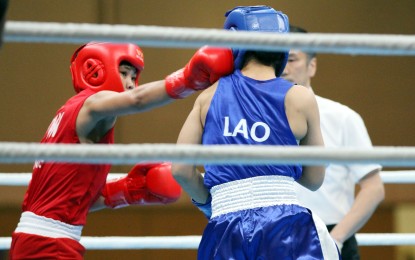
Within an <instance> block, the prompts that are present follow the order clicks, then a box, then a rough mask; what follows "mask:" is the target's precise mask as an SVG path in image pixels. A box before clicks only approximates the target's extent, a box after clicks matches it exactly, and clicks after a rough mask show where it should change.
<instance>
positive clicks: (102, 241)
mask: <svg viewBox="0 0 415 260" xmlns="http://www.w3.org/2000/svg"><path fill="white" fill-rule="evenodd" d="M356 239H357V242H358V244H359V246H396V245H415V234H412V233H401V234H396V233H371V234H368V233H367V234H356ZM200 240H201V236H164V237H163V236H159V237H154V236H148V237H127V236H121V237H120V236H114V237H82V238H81V241H80V242H81V244H82V245H83V246H85V248H86V249H87V250H94V249H95V250H97V249H99V250H117V249H125V250H126V249H197V248H198V246H199V243H200ZM10 244H11V238H10V237H0V250H7V249H9V248H10Z"/></svg>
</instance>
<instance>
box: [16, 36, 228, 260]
mask: <svg viewBox="0 0 415 260" xmlns="http://www.w3.org/2000/svg"><path fill="white" fill-rule="evenodd" d="M143 68H144V56H143V53H142V51H141V49H140V48H139V47H138V46H136V45H134V44H128V43H98V42H91V43H88V44H85V45H83V46H81V47H80V48H78V49H77V50H76V51H75V53H74V54H73V56H72V59H71V65H70V70H71V73H72V81H73V86H74V89H75V91H76V92H77V94H76V95H75V96H73V97H71V98H70V99H69V100H68V101H67V102H66V103H65V104H64V105H63V106H62V107H61V108H60V109H59V110H58V111H57V113H56V116H55V117H54V119H53V120H52V122H51V124H50V126H49V128H48V129H47V131H46V133H45V135H44V137H43V139H42V141H41V142H42V143H56V144H57V143H60V144H62V143H66V144H112V143H114V134H113V131H114V126H115V123H116V120H117V117H118V116H123V115H128V114H133V113H141V112H144V111H147V110H149V109H152V108H154V107H158V106H162V105H166V104H168V103H170V102H172V101H173V100H175V99H177V98H184V97H187V96H188V95H190V94H191V93H193V92H195V91H197V90H201V89H204V88H207V87H208V86H210V85H211V84H212V83H214V82H215V81H216V80H217V79H218V78H219V77H220V76H223V75H225V74H228V73H230V72H232V71H233V61H232V53H231V52H230V50H226V49H217V48H210V47H203V48H201V49H199V50H198V51H197V52H196V53H195V55H194V56H193V57H192V59H191V60H190V61H189V63H188V64H187V65H186V66H185V67H184V68H183V69H180V70H178V71H176V72H174V73H172V74H171V75H168V76H167V77H166V78H165V79H164V80H160V81H155V82H150V83H147V84H143V85H140V86H139V85H138V79H139V76H140V73H141V71H142V70H143ZM110 167H111V165H108V164H107V165H103V164H100V165H98V164H80V163H70V162H67V163H66V162H65V163H54V162H43V161H37V162H35V164H34V166H33V173H32V180H31V182H30V184H29V187H28V190H27V192H26V194H25V198H24V202H23V206H22V211H23V213H22V215H21V218H20V221H19V223H18V225H17V227H16V229H15V231H14V232H13V235H12V245H11V249H10V259H28V258H30V259H82V258H83V255H84V252H85V248H84V247H83V246H82V245H81V244H80V243H79V240H80V238H81V233H82V228H83V226H84V225H85V223H86V217H87V214H88V212H89V211H94V210H98V209H101V208H105V207H109V208H120V207H124V206H128V205H133V204H135V205H144V204H166V203H172V202H174V201H176V200H177V199H178V198H179V197H180V194H181V188H180V186H179V185H178V184H177V183H176V182H175V181H174V179H173V178H172V175H171V165H170V164H169V163H142V164H137V165H136V166H135V167H133V169H132V170H131V171H130V172H129V173H128V175H127V176H125V177H123V178H120V179H116V180H110V181H108V182H107V181H106V179H107V175H108V172H109V171H110Z"/></svg>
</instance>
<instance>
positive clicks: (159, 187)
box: [102, 163, 181, 208]
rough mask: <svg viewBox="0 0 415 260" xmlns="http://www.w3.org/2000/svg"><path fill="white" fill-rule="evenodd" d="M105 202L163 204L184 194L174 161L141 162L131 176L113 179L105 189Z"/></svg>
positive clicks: (115, 203) (117, 206)
mask: <svg viewBox="0 0 415 260" xmlns="http://www.w3.org/2000/svg"><path fill="white" fill-rule="evenodd" d="M102 194H103V196H104V198H105V205H107V206H108V207H110V208H121V207H125V206H128V205H159V204H167V203H172V202H175V201H176V200H178V199H179V198H180V195H181V187H180V185H179V184H178V183H177V182H176V181H175V180H174V179H173V176H172V174H171V164H170V163H163V164H160V163H157V164H156V163H147V164H137V165H136V166H134V168H133V169H132V170H131V171H130V172H129V173H128V175H127V176H125V177H122V178H118V179H114V180H109V181H108V182H107V183H106V184H105V187H104V189H103V192H102Z"/></svg>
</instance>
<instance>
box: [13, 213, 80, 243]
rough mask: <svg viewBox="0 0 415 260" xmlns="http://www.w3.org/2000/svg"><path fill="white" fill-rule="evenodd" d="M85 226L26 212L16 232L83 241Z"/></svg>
mask: <svg viewBox="0 0 415 260" xmlns="http://www.w3.org/2000/svg"><path fill="white" fill-rule="evenodd" d="M82 228H83V226H73V225H69V224H66V223H63V222H61V221H58V220H54V219H51V218H47V217H43V216H38V215H36V214H35V213H33V212H30V211H25V212H23V213H22V216H21V217H20V222H19V224H17V228H16V230H15V231H14V232H21V233H27V234H33V235H39V236H44V237H52V238H71V239H74V240H76V241H79V240H80V239H81V233H82Z"/></svg>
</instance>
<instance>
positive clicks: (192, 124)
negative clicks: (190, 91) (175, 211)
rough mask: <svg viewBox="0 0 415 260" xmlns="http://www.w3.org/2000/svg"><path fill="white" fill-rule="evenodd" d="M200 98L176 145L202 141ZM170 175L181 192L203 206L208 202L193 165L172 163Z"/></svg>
mask: <svg viewBox="0 0 415 260" xmlns="http://www.w3.org/2000/svg"><path fill="white" fill-rule="evenodd" d="M199 100H200V96H199V97H198V99H197V100H196V102H195V105H194V107H193V109H192V111H191V112H190V114H189V116H188V117H187V119H186V121H185V123H184V125H183V127H182V129H181V131H180V134H179V137H178V140H177V144H200V143H201V141H202V133H203V126H202V123H201V118H200V113H201V107H200V103H199ZM172 174H173V177H174V178H175V180H176V181H177V182H178V183H179V184H180V186H181V187H182V188H183V190H184V191H185V192H186V193H188V194H189V196H190V197H191V198H192V199H193V200H194V201H196V202H197V203H201V204H204V203H206V201H207V200H208V197H209V191H208V190H207V189H206V187H205V186H204V183H203V176H202V174H201V173H200V172H199V171H197V169H196V166H195V165H188V164H180V163H173V164H172Z"/></svg>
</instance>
